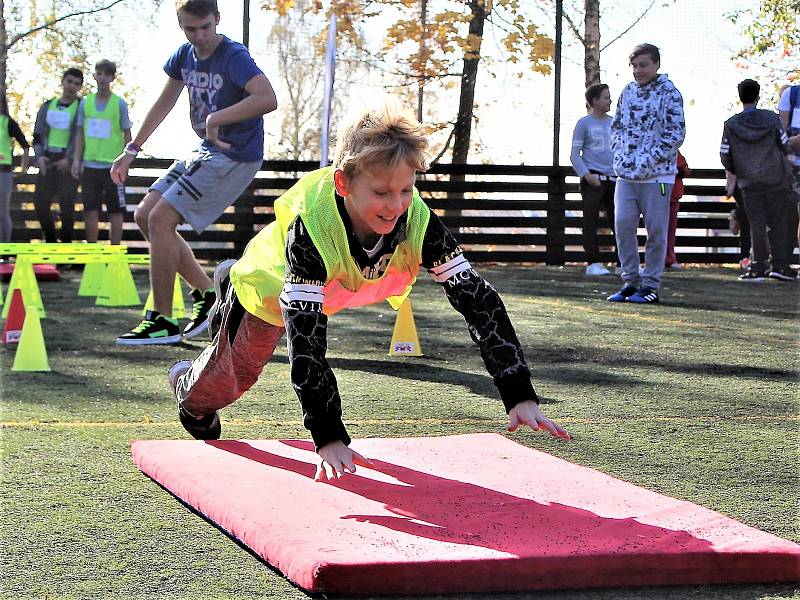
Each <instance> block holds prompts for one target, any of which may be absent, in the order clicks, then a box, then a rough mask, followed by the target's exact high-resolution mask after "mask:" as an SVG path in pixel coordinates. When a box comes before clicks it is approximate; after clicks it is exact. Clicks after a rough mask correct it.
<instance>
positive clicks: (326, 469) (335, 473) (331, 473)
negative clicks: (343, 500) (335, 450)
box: [314, 460, 341, 481]
mask: <svg viewBox="0 0 800 600" xmlns="http://www.w3.org/2000/svg"><path fill="white" fill-rule="evenodd" d="M340 470H341V465H339V469H338V470H337V469H336V467H334V466H333V465H332V464H330V463H329V462H326V461H324V460H323V461H320V463H319V466H318V467H317V474H316V475H314V481H330V480H333V479H338V478H339V472H340Z"/></svg>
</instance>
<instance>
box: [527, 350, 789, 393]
mask: <svg viewBox="0 0 800 600" xmlns="http://www.w3.org/2000/svg"><path fill="white" fill-rule="evenodd" d="M530 354H531V355H532V356H533V357H535V358H536V359H537V362H540V363H541V364H559V363H574V362H584V363H585V362H590V363H593V364H597V365H598V366H607V367H614V366H626V367H645V368H647V369H655V370H658V371H669V372H672V373H678V374H682V375H706V376H714V377H743V378H747V379H756V380H761V379H766V380H768V381H787V382H791V381H795V380H797V378H798V373H797V371H795V370H793V369H778V368H764V367H756V366H751V365H745V364H720V363H712V362H697V363H678V362H672V363H669V362H664V361H662V360H654V359H650V358H647V357H646V356H640V357H631V355H630V354H631V351H628V352H618V351H616V350H614V349H613V348H600V347H594V346H561V347H556V346H547V347H537V348H536V349H535V350H534V351H533V352H530ZM572 371H573V370H571V369H563V368H560V369H559V372H564V376H563V377H560V378H559V379H561V380H564V381H575V379H574V378H573V377H574V375H575V374H576V373H573V372H572ZM580 372H583V371H582V370H579V373H580ZM613 377H614V376H613V375H609V374H608V373H603V374H602V376H601V377H599V378H598V380H597V381H592V380H590V379H581V380H580V381H582V382H589V383H595V382H598V383H609V384H613V383H614V382H613Z"/></svg>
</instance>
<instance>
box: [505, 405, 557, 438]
mask: <svg viewBox="0 0 800 600" xmlns="http://www.w3.org/2000/svg"><path fill="white" fill-rule="evenodd" d="M520 425H528V426H530V428H531V429H533V430H536V429H541V430H543V431H547V432H549V433H550V435H552V436H553V437H556V438H561V439H563V440H568V439H570V435H569V434H568V433H567V430H566V429H564V428H563V427H561V426H560V425H558V424H557V423H555V422H553V421H551V420H550V419H548V418H547V417H545V416H544V413H543V412H542V409H541V408H539V405H538V404H536V402H534V401H533V400H525V401H524V402H520V403H519V404H517V405H516V406H515V407H514V408H512V409H511V411H510V412H509V413H508V430H509V431H516V430H517V429H519V426H520Z"/></svg>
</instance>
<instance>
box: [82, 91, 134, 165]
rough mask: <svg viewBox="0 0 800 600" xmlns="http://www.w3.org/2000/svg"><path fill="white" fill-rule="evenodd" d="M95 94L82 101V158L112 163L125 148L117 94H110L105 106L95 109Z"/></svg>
mask: <svg viewBox="0 0 800 600" xmlns="http://www.w3.org/2000/svg"><path fill="white" fill-rule="evenodd" d="M96 100H97V94H90V95H89V96H87V97H86V99H85V100H84V101H83V139H84V141H85V142H86V147H85V148H84V150H83V160H86V161H95V162H100V163H109V164H111V163H113V162H114V159H115V158H117V156H119V154H120V152H122V150H123V148H125V135H124V134H123V132H122V127H120V124H119V112H120V111H119V96H117V95H116V94H111V97H110V98H109V99H108V104H106V107H105V108H104V109H103V110H102V111H99V110H97V102H96Z"/></svg>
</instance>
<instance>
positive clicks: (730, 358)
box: [0, 266, 800, 600]
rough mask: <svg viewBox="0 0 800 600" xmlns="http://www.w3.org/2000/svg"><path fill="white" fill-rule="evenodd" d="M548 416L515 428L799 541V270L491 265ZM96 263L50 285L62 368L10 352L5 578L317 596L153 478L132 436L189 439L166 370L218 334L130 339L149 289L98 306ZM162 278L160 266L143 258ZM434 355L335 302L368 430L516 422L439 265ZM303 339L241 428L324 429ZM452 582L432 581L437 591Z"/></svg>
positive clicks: (346, 381)
mask: <svg viewBox="0 0 800 600" xmlns="http://www.w3.org/2000/svg"><path fill="white" fill-rule="evenodd" d="M481 270H482V272H483V273H484V275H485V276H486V278H487V279H489V280H490V281H492V282H493V283H494V284H495V286H496V287H497V288H498V289H499V290H500V292H501V294H502V295H503V298H504V300H505V303H506V305H507V307H508V308H509V312H510V314H511V317H512V320H513V321H514V323H515V326H516V328H517V331H518V334H519V337H520V339H521V340H522V341H523V345H524V346H525V348H526V356H527V359H528V362H529V364H530V365H531V367H532V369H533V371H534V384H535V386H536V389H537V391H538V392H539V394H540V396H542V398H543V401H544V403H545V409H546V411H547V413H548V415H549V416H551V417H553V418H554V419H556V420H558V421H559V422H560V423H561V424H562V425H564V426H565V427H567V428H568V429H569V431H570V432H571V433H572V435H573V436H574V440H573V441H572V442H569V443H559V442H557V441H555V440H551V439H549V438H548V437H546V436H544V435H541V434H533V433H532V432H529V431H527V432H518V433H516V434H507V433H506V435H509V436H511V437H512V439H514V440H515V441H517V442H520V443H522V444H525V445H527V446H531V447H535V448H537V449H540V450H543V451H546V452H549V453H552V454H554V455H557V456H559V457H562V458H565V459H567V460H570V461H573V462H576V463H579V464H581V465H586V466H589V467H593V468H596V469H599V470H601V471H603V472H606V473H609V474H611V475H613V476H615V477H618V478H621V479H624V480H626V481H630V482H633V483H635V484H637V485H640V486H643V487H645V488H647V489H650V490H654V491H657V492H661V493H664V494H668V495H670V496H673V497H676V498H682V499H686V500H689V501H691V502H695V503H697V504H700V505H703V506H705V507H708V508H711V509H714V510H718V511H720V512H722V513H724V514H726V515H729V516H731V517H733V518H735V519H738V520H740V521H742V522H744V523H747V524H748V525H752V526H755V527H758V528H760V529H763V530H765V531H768V532H770V533H773V534H776V535H779V536H782V537H785V538H787V539H790V540H793V541H795V542H800V519H799V518H798V497H799V496H800V494H799V492H800V477H799V473H798V464H799V461H798V458H799V457H798V440H799V439H800V436H798V432H799V430H800V416H799V411H798V408H800V406H799V400H800V398H799V397H798V389H800V388H798V373H799V369H798V367H800V352H799V350H800V326H799V325H798V312H800V311H799V310H798V298H800V285H794V284H781V283H777V282H771V281H770V282H767V283H764V284H743V283H739V282H737V281H736V280H735V272H734V271H733V270H731V269H712V268H697V269H687V270H685V271H682V272H678V273H668V274H666V276H665V283H664V287H663V289H662V302H663V303H662V304H661V305H659V306H629V305H618V304H617V305H615V304H609V303H607V302H605V301H604V299H605V296H606V295H607V294H608V293H609V292H611V291H613V290H614V289H616V288H617V287H618V281H617V279H616V278H604V279H588V278H586V277H584V276H583V275H582V273H581V271H582V270H581V269H580V268H578V267H565V268H556V267H543V266H536V267H519V266H514V267H499V266H493V267H488V266H487V267H484V268H482V269H481ZM78 275H79V274H78V273H77V272H76V271H66V273H65V278H64V279H63V280H62V281H60V282H57V283H43V284H41V285H40V289H41V290H42V295H43V298H44V302H45V307H46V309H47V318H46V319H44V320H43V322H42V323H43V331H44V336H45V339H46V342H47V350H48V356H49V360H50V365H51V368H52V369H53V370H52V372H49V373H20V372H11V370H10V369H11V365H12V363H13V352H11V351H7V350H6V351H3V353H2V356H0V367H1V372H2V413H1V415H0V421H2V427H1V428H0V435H1V436H2V437H1V438H0V440H1V443H2V481H1V482H0V483H1V484H2V487H0V499H1V500H2V511H1V512H0V578H1V581H2V584H1V585H0V594H2V597H3V598H15V599H16V598H246V599H250V598H274V599H301V598H307V597H308V596H306V594H304V593H303V592H302V591H301V590H299V589H297V588H295V587H294V586H293V585H292V584H290V583H289V582H287V581H286V580H285V579H284V578H283V577H282V576H281V575H280V574H279V573H277V572H275V571H273V570H272V569H270V568H269V567H267V566H266V565H264V564H263V563H262V562H260V561H259V560H258V559H257V558H255V557H254V556H252V555H251V554H249V553H248V552H247V551H246V550H244V549H243V548H241V547H240V546H238V545H237V544H236V543H235V542H233V541H232V540H231V539H230V538H228V537H227V536H226V535H225V534H223V533H222V532H220V531H219V530H217V529H216V528H215V527H213V526H211V525H210V524H209V523H207V522H206V521H204V520H203V519H202V518H200V517H198V516H197V515H195V514H194V513H192V512H190V511H189V510H188V509H187V508H185V507H184V506H183V505H182V504H180V503H179V502H178V501H176V500H175V499H174V498H173V497H172V496H170V495H169V494H168V493H167V492H165V491H164V490H162V489H161V488H160V487H158V486H157V485H156V484H154V483H153V482H152V481H151V480H149V479H148V478H146V477H145V476H143V475H142V474H141V473H140V472H139V471H138V470H137V469H136V468H135V467H134V465H133V464H132V462H131V459H130V446H129V444H130V441H131V440H133V439H172V438H181V439H185V438H186V437H187V435H186V434H185V432H184V431H183V429H182V428H181V427H180V425H179V424H178V422H177V418H176V415H175V408H174V400H173V398H172V397H171V394H170V391H169V388H168V385H167V381H166V369H167V368H168V367H169V365H170V364H171V363H172V362H174V361H175V360H179V359H184V358H193V357H194V356H195V355H196V354H197V353H198V352H199V351H200V349H201V348H202V347H203V343H194V342H192V343H186V344H182V345H180V346H170V347H156V346H150V347H139V348H121V347H117V346H115V345H114V338H115V337H116V335H118V334H120V333H122V332H124V331H125V330H127V329H129V328H130V327H131V326H133V325H134V324H135V323H136V322H137V321H138V319H139V315H138V313H137V312H136V311H135V310H134V309H127V308H126V309H116V308H101V307H94V306H93V304H92V303H91V302H90V300H91V299H87V298H79V297H78V296H77V294H76V292H77V287H78V279H79V278H78ZM136 278H137V282H138V284H139V286H140V290H141V291H142V296H143V297H144V294H145V291H146V289H147V287H146V273H145V272H144V271H137V272H136ZM412 299H413V301H414V315H415V319H416V324H417V329H418V332H419V337H420V341H421V344H422V348H423V351H424V353H425V356H424V357H422V358H401V359H394V358H389V357H387V356H386V353H387V351H388V347H389V341H390V338H391V332H392V326H393V323H394V315H393V313H392V311H391V310H390V309H389V307H388V305H386V304H384V305H379V306H374V307H370V308H366V309H359V310H353V311H350V312H346V313H342V314H341V315H337V316H336V317H335V318H333V319H332V321H331V327H330V330H329V345H330V349H329V358H330V362H331V364H332V366H333V368H334V370H335V372H336V376H337V378H338V381H339V385H340V389H341V392H342V396H343V402H344V410H345V421H346V423H347V424H348V428H349V430H350V433H351V435H352V436H353V437H354V438H357V437H374V436H383V437H387V436H422V435H426V436H433V435H445V434H453V433H468V432H503V431H504V425H505V423H506V421H505V415H504V413H503V410H502V404H501V403H500V401H499V400H498V397H497V394H496V392H495V390H494V387H493V385H492V383H491V380H490V378H489V377H488V376H487V375H486V374H485V371H484V369H483V365H482V363H481V360H480V357H479V355H478V352H477V350H476V348H475V347H474V346H473V345H472V342H471V341H470V339H469V336H468V334H467V332H466V328H465V326H464V323H463V319H462V318H461V317H460V316H459V315H458V314H457V313H456V312H455V311H453V310H452V309H451V308H450V306H449V304H448V303H447V301H446V299H445V297H444V295H443V294H441V292H440V291H439V289H438V286H436V285H435V284H432V283H430V282H429V281H428V280H427V277H425V276H423V277H422V279H421V281H420V284H419V285H418V286H416V287H415V290H414V293H413V295H412ZM299 413H300V411H299V405H298V402H297V399H296V397H295V395H294V392H293V391H292V389H291V387H290V385H289V382H288V362H287V359H286V354H285V349H282V350H281V351H279V353H278V355H277V356H276V358H275V360H274V362H273V363H272V364H271V365H270V366H268V367H267V370H266V371H265V376H264V377H262V379H261V381H259V383H258V384H257V385H256V387H255V388H254V389H253V390H251V391H250V392H249V393H248V394H247V395H246V396H245V397H243V398H242V399H241V400H240V401H239V402H237V403H236V404H234V405H233V406H231V407H229V408H228V409H226V410H225V411H223V414H222V419H223V437H226V438H251V439H252V438H279V437H280V438H285V437H307V436H306V432H305V431H304V430H303V428H302V425H301V423H300V418H299V416H300V415H299ZM798 597H800V591H798V589H797V587H796V586H794V585H787V584H783V585H748V586H705V587H692V588H687V587H675V588H640V589H613V590H586V591H563V592H540V593H530V594H499V595H491V596H486V595H467V596H463V595H461V596H455V598H458V599H462V598H470V599H473V598H475V599H477V598H480V599H481V600H484V599H489V598H491V599H493V600H511V599H514V600H520V599H522V598H532V599H534V600H588V599H600V600H611V599H615V600H616V599H621V600H632V599H638V598H643V599H646V600H676V599H679V598H690V599H698V600H711V599H714V600H723V599H725V600H728V599H732V600H756V599H761V600H766V599H777V598H798ZM431 598H432V597H431Z"/></svg>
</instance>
